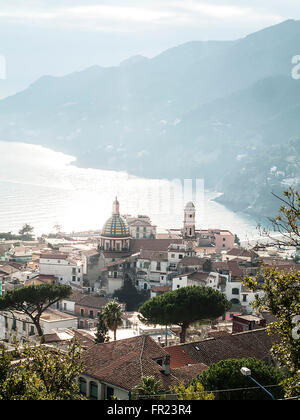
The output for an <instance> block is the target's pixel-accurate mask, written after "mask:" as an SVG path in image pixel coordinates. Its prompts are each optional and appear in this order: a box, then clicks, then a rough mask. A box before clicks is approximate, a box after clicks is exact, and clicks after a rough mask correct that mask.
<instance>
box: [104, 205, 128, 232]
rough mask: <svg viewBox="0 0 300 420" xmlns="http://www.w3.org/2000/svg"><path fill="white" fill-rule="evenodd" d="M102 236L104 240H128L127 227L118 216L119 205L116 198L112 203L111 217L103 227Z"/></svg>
mask: <svg viewBox="0 0 300 420" xmlns="http://www.w3.org/2000/svg"><path fill="white" fill-rule="evenodd" d="M102 236H105V237H106V238H128V237H129V236H130V230H129V226H128V224H127V222H126V221H125V220H124V219H123V217H121V216H120V203H119V202H118V199H117V197H116V199H115V201H114V203H113V211H112V216H111V217H110V218H109V219H108V220H107V222H106V223H105V224H104V226H103V229H102Z"/></svg>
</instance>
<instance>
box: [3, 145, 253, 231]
mask: <svg viewBox="0 0 300 420" xmlns="http://www.w3.org/2000/svg"><path fill="white" fill-rule="evenodd" d="M0 156H1V166H0V231H12V232H17V231H18V230H19V229H20V227H21V226H22V225H23V224H24V223H30V224H31V225H33V226H34V227H35V233H36V234H41V233H49V232H50V231H53V226H54V225H55V224H60V225H62V227H63V230H64V231H67V232H71V231H79V230H89V229H96V230H99V229H101V228H102V226H103V224H104V222H105V221H106V219H107V218H108V217H110V214H111V207H112V201H113V200H114V198H115V196H116V195H117V196H118V199H119V201H120V204H121V213H122V214H132V215H137V214H147V215H149V216H150V217H151V219H152V221H153V223H155V224H156V225H157V227H158V231H159V232H163V231H164V229H166V228H172V227H173V228H180V227H181V226H182V221H183V208H184V205H185V203H186V202H187V201H190V200H193V201H194V202H195V203H196V206H197V219H196V222H197V228H220V229H229V230H231V231H232V232H234V233H237V234H238V235H239V236H240V237H241V238H243V239H246V238H249V239H252V238H254V237H255V236H257V231H256V226H257V223H256V221H255V220H252V219H251V218H249V217H246V216H245V215H238V214H235V213H233V212H231V211H230V210H228V209H226V208H225V207H223V206H221V205H220V204H217V203H215V202H214V201H211V199H212V198H214V197H215V196H216V194H215V193H208V192H205V194H204V190H203V186H204V184H203V183H202V182H201V181H199V188H197V189H196V193H195V194H194V195H192V191H191V189H188V188H184V189H183V181H182V183H181V181H178V182H177V183H176V184H174V183H171V182H170V181H168V180H155V179H143V178H138V177H134V176H130V175H128V174H127V173H125V172H115V171H102V170H97V169H82V168H78V167H76V166H75V165H74V162H75V161H76V159H75V158H74V157H72V156H68V155H64V154H63V153H57V152H54V151H52V150H49V149H46V148H44V147H41V146H36V145H27V144H23V143H7V142H0ZM195 185H196V181H194V186H195Z"/></svg>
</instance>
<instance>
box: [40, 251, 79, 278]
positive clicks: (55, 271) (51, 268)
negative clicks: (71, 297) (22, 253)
mask: <svg viewBox="0 0 300 420" xmlns="http://www.w3.org/2000/svg"><path fill="white" fill-rule="evenodd" d="M40 274H45V275H53V276H55V277H57V278H58V281H59V283H61V284H67V285H70V286H72V285H76V286H82V280H83V262H82V261H81V260H79V259H78V260H77V259H74V258H70V257H69V256H68V255H67V254H54V253H53V254H50V253H49V254H41V257H40Z"/></svg>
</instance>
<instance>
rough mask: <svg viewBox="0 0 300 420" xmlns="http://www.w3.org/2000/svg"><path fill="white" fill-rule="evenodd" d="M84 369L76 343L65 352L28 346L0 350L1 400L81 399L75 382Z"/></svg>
mask: <svg viewBox="0 0 300 420" xmlns="http://www.w3.org/2000/svg"><path fill="white" fill-rule="evenodd" d="M12 362H15V363H14V364H13V363H12ZM83 369H84V367H83V364H82V362H81V361H80V347H79V346H78V344H76V343H73V344H71V345H70V347H69V349H68V350H67V351H61V350H58V349H50V348H47V347H44V346H35V347H29V346H28V345H27V344H26V345H25V347H24V348H22V349H17V350H15V351H14V352H9V351H7V350H6V349H5V348H0V400H78V399H83V397H82V396H81V394H80V391H79V386H78V384H77V382H76V379H77V377H78V375H79V374H80V373H81V372H82V371H83Z"/></svg>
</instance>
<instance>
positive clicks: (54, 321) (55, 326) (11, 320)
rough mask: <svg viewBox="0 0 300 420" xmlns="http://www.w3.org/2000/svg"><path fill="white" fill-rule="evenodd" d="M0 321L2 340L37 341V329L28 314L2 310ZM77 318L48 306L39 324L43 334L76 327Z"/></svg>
mask: <svg viewBox="0 0 300 420" xmlns="http://www.w3.org/2000/svg"><path fill="white" fill-rule="evenodd" d="M0 318H2V319H1V323H2V324H3V325H4V337H1V338H2V339H3V340H6V341H8V342H14V341H15V339H16V340H17V341H19V342H21V343H24V342H26V341H27V340H30V341H37V340H38V338H37V331H36V327H35V325H34V324H33V322H32V320H31V319H30V318H29V316H28V315H26V314H24V313H23V312H19V311H3V312H2V313H1V314H0ZM77 324H78V320H77V317H76V316H72V315H69V314H65V313H62V312H60V311H57V310H54V309H50V308H48V309H47V310H46V311H44V312H43V314H42V315H41V318H40V325H41V328H42V331H43V334H52V333H53V332H58V331H60V330H61V329H66V328H69V329H77Z"/></svg>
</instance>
